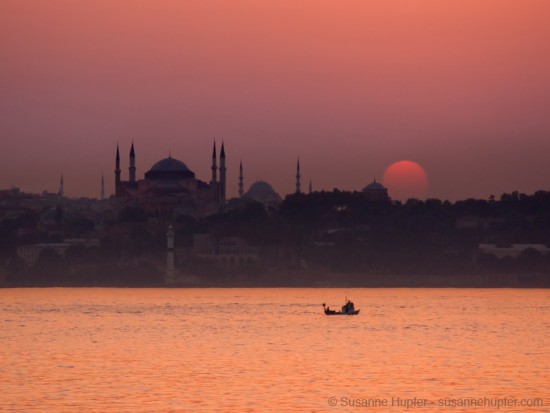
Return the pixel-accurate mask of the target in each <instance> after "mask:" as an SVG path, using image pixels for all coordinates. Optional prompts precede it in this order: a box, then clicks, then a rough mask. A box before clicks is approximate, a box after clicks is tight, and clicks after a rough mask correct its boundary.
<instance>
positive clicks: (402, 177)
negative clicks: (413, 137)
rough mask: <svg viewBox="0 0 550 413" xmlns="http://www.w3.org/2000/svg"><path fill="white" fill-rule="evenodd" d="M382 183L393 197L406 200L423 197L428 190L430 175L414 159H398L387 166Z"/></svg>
mask: <svg viewBox="0 0 550 413" xmlns="http://www.w3.org/2000/svg"><path fill="white" fill-rule="evenodd" d="M382 183H383V184H384V185H385V186H386V187H387V188H388V193H389V195H390V197H391V198H393V199H399V200H401V201H406V200H407V199H409V198H418V199H423V198H425V197H426V194H427V192H428V175H427V174H426V171H425V170H424V168H422V167H421V166H420V165H419V164H417V163H416V162H413V161H398V162H394V163H392V164H391V165H390V166H388V167H387V168H386V171H385V172H384V176H383V177H382Z"/></svg>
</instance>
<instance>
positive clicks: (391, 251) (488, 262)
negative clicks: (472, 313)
mask: <svg viewBox="0 0 550 413" xmlns="http://www.w3.org/2000/svg"><path fill="white" fill-rule="evenodd" d="M52 214H53V216H52V220H53V222H57V224H58V226H59V229H60V231H59V234H63V236H64V237H85V236H86V235H87V234H89V233H90V232H91V231H92V230H94V223H93V221H90V219H87V218H83V217H78V216H71V217H67V216H64V213H63V211H62V210H56V211H53V212H52ZM38 221H39V217H38V216H37V215H36V214H35V213H32V212H23V213H21V214H19V215H18V216H16V217H14V218H13V219H12V220H11V221H10V220H4V221H3V222H2V223H1V225H2V227H1V228H0V229H1V231H0V247H1V249H0V251H1V255H2V257H1V258H4V259H5V260H6V262H8V264H7V272H8V280H9V281H11V282H12V283H14V284H32V285H35V284H45V285H48V284H51V283H61V284H66V285H77V284H86V285H96V284H97V285H129V284H134V285H157V284H161V283H162V276H163V265H164V263H165V259H166V258H165V257H166V255H165V254H166V236H165V234H166V228H167V225H168V224H169V223H171V224H172V225H173V226H174V228H175V231H176V245H177V247H178V248H185V247H187V248H191V247H192V244H193V234H197V233H208V234H211V235H213V236H214V237H216V238H218V239H222V238H224V237H239V238H242V239H244V240H246V241H247V242H248V244H249V245H251V246H254V247H258V248H260V249H262V248H264V249H265V250H270V249H274V248H278V249H279V250H281V251H283V253H281V254H280V255H279V262H273V259H271V261H270V262H269V265H267V264H266V265H264V266H262V265H258V266H257V267H255V271H257V272H258V274H261V273H262V272H265V271H266V270H267V267H268V266H269V267H270V268H272V269H273V268H275V269H276V270H277V274H280V277H282V278H284V277H288V274H291V273H292V274H296V277H303V278H304V279H305V280H309V281H311V280H316V277H319V278H318V279H322V278H323V276H322V275H321V274H344V275H345V274H349V275H350V276H351V275H354V277H356V275H357V274H363V275H364V276H365V277H368V276H369V275H372V276H374V275H376V276H384V275H387V276H406V277H410V279H414V277H425V276H429V275H438V276H445V275H448V276H461V275H464V276H472V275H473V276H475V275H479V276H486V275H488V274H519V275H520V276H521V277H527V278H528V277H531V276H537V277H539V278H538V279H539V280H540V279H543V280H546V281H544V282H543V284H544V283H547V281H548V280H549V279H550V278H549V274H550V254H544V253H541V252H539V251H537V250H536V249H534V248H526V249H525V250H523V251H522V252H521V253H520V254H519V255H517V256H515V257H511V256H506V257H503V258H497V256H495V255H492V254H483V253H480V248H479V246H480V244H496V245H497V246H502V247H505V246H510V245H512V244H542V245H545V246H549V245H550V192H544V191H538V192H536V193H535V194H533V195H524V194H519V193H511V194H503V195H502V196H501V197H500V198H498V199H495V198H494V197H491V198H490V199H489V200H479V199H467V200H463V201H457V202H454V203H452V202H449V201H440V200H437V199H428V200H425V201H421V200H416V199H411V200H408V201H407V202H404V203H401V202H376V201H369V200H367V199H366V198H365V197H364V195H363V194H362V193H359V192H342V191H337V190H335V191H333V192H315V193H312V194H294V195H290V196H288V197H286V199H285V200H284V201H283V202H282V204H281V205H280V207H279V209H278V210H266V209H265V208H264V207H263V206H262V205H261V204H258V203H249V204H247V205H246V206H244V207H243V208H241V209H235V210H231V211H227V212H224V213H222V214H218V215H212V216H209V217H205V218H202V219H194V218H192V217H189V216H176V217H173V218H172V219H170V220H162V219H159V217H151V216H148V215H147V214H146V213H145V212H144V211H143V210H141V209H140V208H139V207H137V206H128V207H125V208H123V209H122V210H120V211H119V212H118V213H117V214H116V215H114V216H113V218H112V219H110V220H105V222H103V228H102V229H101V231H100V236H99V238H100V241H101V244H100V247H97V248H82V247H79V246H75V247H70V248H69V250H67V253H66V255H65V257H64V258H62V257H59V256H58V255H56V254H55V253H53V252H51V251H47V250H46V251H44V253H43V254H41V256H40V257H39V259H38V260H37V261H36V263H35V264H34V266H33V267H32V268H27V267H25V265H24V264H23V263H22V262H21V260H18V259H17V258H14V257H15V250H16V247H17V245H18V244H22V243H29V242H35V243H36V242H56V241H59V240H60V239H61V235H59V236H58V238H59V239H56V235H55V234H56V232H55V231H53V232H52V231H48V232H40V231H38V230H32V229H33V228H34V229H35V228H36V227H37V222H38ZM25 229H28V231H25ZM18 232H19V233H18ZM21 232H23V235H21ZM97 233H98V231H97V228H95V234H97ZM205 265H206V264H205ZM205 268H207V269H208V270H209V271H210V272H212V273H215V272H216V273H219V272H220V271H219V268H216V267H215V266H209V265H206V266H205ZM205 271H206V270H205ZM206 272H208V271H206ZM249 272H250V271H249ZM258 274H248V276H249V277H250V279H252V278H253V277H258ZM218 275H219V274H218ZM541 277H542V278H541ZM285 279H286V278H285ZM318 279H317V280H318ZM359 284H360V282H359ZM544 285H546V284H544Z"/></svg>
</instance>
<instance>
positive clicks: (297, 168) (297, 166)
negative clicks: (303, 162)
mask: <svg viewBox="0 0 550 413" xmlns="http://www.w3.org/2000/svg"><path fill="white" fill-rule="evenodd" d="M301 177H302V175H300V158H298V164H297V165H296V193H297V194H299V193H301V192H302V190H301V189H300V185H301V184H300V178H301Z"/></svg>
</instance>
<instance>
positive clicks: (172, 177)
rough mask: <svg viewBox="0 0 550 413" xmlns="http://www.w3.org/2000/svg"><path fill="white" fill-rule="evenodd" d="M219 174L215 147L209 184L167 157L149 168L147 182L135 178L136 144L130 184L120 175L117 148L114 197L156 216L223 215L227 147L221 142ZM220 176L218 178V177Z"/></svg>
mask: <svg viewBox="0 0 550 413" xmlns="http://www.w3.org/2000/svg"><path fill="white" fill-rule="evenodd" d="M219 160H220V165H219V171H218V165H217V157H216V144H215V143H214V148H213V152H212V178H211V180H210V182H209V183H206V182H203V181H201V180H198V179H196V177H195V173H194V172H193V171H191V170H190V169H189V168H188V167H187V165H186V164H185V163H183V162H182V161H180V160H178V159H175V158H172V156H171V155H170V156H168V158H164V159H161V160H160V161H158V162H157V163H155V164H154V165H153V166H152V167H151V169H149V170H148V171H147V172H146V173H145V176H144V179H141V180H137V179H136V154H135V149H134V144H133V143H132V147H131V149H130V167H129V168H128V169H129V179H128V181H122V180H121V177H120V174H121V170H120V153H119V148H118V146H117V151H116V158H115V196H116V197H117V198H119V199H123V200H127V201H134V202H137V203H138V204H139V205H140V206H141V207H142V208H143V209H145V210H146V211H147V212H149V213H153V214H156V215H171V214H173V213H180V214H182V215H192V216H205V215H209V214H215V213H218V212H220V210H222V209H223V208H224V206H225V202H226V167H225V147H224V144H223V143H222V147H221V152H220V158H219ZM218 173H219V176H218Z"/></svg>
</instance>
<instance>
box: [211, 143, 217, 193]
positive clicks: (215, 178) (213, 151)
mask: <svg viewBox="0 0 550 413" xmlns="http://www.w3.org/2000/svg"><path fill="white" fill-rule="evenodd" d="M217 176H218V167H217V165H216V141H214V149H212V180H211V181H210V183H216V182H217V181H218V178H217Z"/></svg>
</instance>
